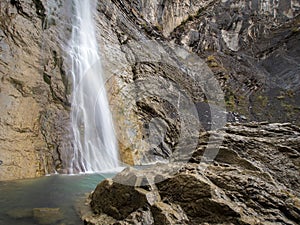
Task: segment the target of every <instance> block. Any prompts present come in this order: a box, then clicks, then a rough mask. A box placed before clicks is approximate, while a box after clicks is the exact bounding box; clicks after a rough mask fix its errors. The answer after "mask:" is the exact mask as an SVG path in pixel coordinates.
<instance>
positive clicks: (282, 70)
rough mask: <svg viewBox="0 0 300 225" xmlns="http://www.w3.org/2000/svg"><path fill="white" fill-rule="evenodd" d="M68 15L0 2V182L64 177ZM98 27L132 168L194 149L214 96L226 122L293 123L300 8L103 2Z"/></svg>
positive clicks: (289, 3)
mask: <svg viewBox="0 0 300 225" xmlns="http://www.w3.org/2000/svg"><path fill="white" fill-rule="evenodd" d="M70 5H71V2H70V1H69V0H68V1H60V0H51V1H46V0H40V1H39V0H23V1H19V0H11V1H9V0H5V1H2V2H1V3H0V6H1V7H0V17H1V20H0V37H1V38H0V54H1V57H0V64H1V67H0V74H1V81H0V98H1V101H0V104H1V109H0V112H1V120H0V139H1V146H0V148H1V150H0V160H1V165H0V169H1V170H0V179H1V180H5V179H16V178H24V177H34V176H39V175H42V174H45V173H51V172H54V171H55V170H56V171H58V172H62V173H63V172H66V169H67V168H68V164H67V162H68V159H69V157H71V156H72V144H71V142H70V141H69V140H70V136H72V134H71V133H70V130H69V121H70V119H69V111H70V95H71V90H70V86H71V85H70V79H69V78H70V73H69V62H68V58H67V55H66V54H65V51H64V50H65V48H66V46H67V41H68V40H69V37H68V36H69V35H70V31H71V26H70V14H71V13H72V12H71V10H72V9H71V7H70ZM95 19H96V21H97V37H98V39H99V45H100V49H101V54H102V61H103V66H104V69H105V76H106V77H105V80H106V82H107V89H108V90H109V91H108V92H109V95H110V103H111V108H112V111H113V113H114V117H115V123H116V124H115V126H116V130H117V132H118V140H119V146H120V154H121V158H122V159H123V161H124V162H126V163H127V164H139V163H140V162H142V161H143V162H145V161H146V162H151V161H153V160H157V159H159V160H163V159H167V158H170V157H172V154H173V152H174V150H175V149H176V147H178V146H185V145H189V144H190V143H191V141H190V140H189V141H187V142H182V139H181V138H180V137H181V135H182V134H183V135H185V137H187V136H190V137H192V138H193V137H197V135H198V131H199V130H204V129H210V128H211V127H212V128H214V127H215V128H218V126H217V125H216V124H215V123H212V119H214V118H218V119H217V120H216V121H219V122H220V120H221V123H220V124H222V118H223V117H224V115H223V114H224V113H223V111H224V109H223V108H224V107H223V105H224V102H223V101H221V100H220V99H221V98H220V94H221V93H218V91H215V93H214V95H213V94H208V92H209V90H210V89H212V90H222V91H223V93H225V105H226V107H227V109H228V110H229V111H230V112H231V113H229V114H228V118H229V120H233V121H236V120H238V121H246V120H248V121H251V120H269V121H271V122H272V121H276V122H277V121H281V122H284V121H290V122H293V123H298V121H299V115H300V114H299V107H300V103H299V95H300V91H299V86H300V85H299V81H300V79H299V2H298V1H294V0H286V1H283V0H279V1H258V0H257V1H256V0H253V1H239V0H236V1H233V0H232V1H231V0H228V1H196V0H195V1H194V0H192V1H190V0H189V1H179V0H176V1H156V0H153V1H152V0H140V1H139V0H134V1H127V0H123V1H121V0H105V1H99V4H98V14H97V15H96V16H95ZM183 49H186V51H187V52H184V51H183ZM188 52H189V53H188ZM191 53H195V57H196V56H197V57H199V58H197V61H196V62H195V57H192V58H188V57H186V58H185V56H189V57H190V54H191ZM193 60H194V61H193ZM196 64H198V65H199V66H198V69H197V68H196V69H195V65H196ZM191 68H192V69H191ZM195 70H196V71H197V72H198V74H196V75H195V74H194V75H191V74H192V73H191V71H195ZM200 70H201V73H200ZM212 74H213V75H214V76H213V77H214V79H211V75H212ZM216 79H217V80H218V82H215V81H216ZM208 80H210V81H211V82H210V84H211V86H209V85H206V84H207V83H209V82H206V81H208ZM161 85H162V86H161ZM206 86H209V87H208V88H207V87H206ZM166 87H168V89H164V88H166ZM157 89H158V90H159V92H157V91H156V92H155V90H157ZM163 90H168V91H165V92H164V91H163ZM216 92H217V93H216ZM217 96H219V97H217ZM180 99H184V100H180ZM216 99H217V101H216ZM212 100H214V101H212ZM185 103H188V104H185ZM212 105H213V106H215V107H216V108H217V109H216V110H215V111H216V112H217V113H215V115H213V113H212V111H213V110H212V109H211V106H212ZM178 109H187V111H184V110H183V111H180V110H178ZM195 110H196V112H198V113H199V115H198V116H199V120H198V118H195ZM184 115H189V116H188V117H186V116H184ZM196 116H197V115H196ZM153 118H155V120H153ZM183 121H185V123H183ZM194 121H196V123H195V122H194ZM199 121H200V124H198V122H199ZM193 124H196V125H195V126H194V125H193ZM220 124H219V125H220ZM191 128H192V129H191ZM149 130H150V131H151V132H149ZM164 134H165V135H164ZM157 139H159V141H157ZM184 139H185V140H187V139H186V138H184ZM194 147H195V146H191V149H192V148H194Z"/></svg>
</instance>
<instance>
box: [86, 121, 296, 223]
mask: <svg viewBox="0 0 300 225" xmlns="http://www.w3.org/2000/svg"><path fill="white" fill-rule="evenodd" d="M209 135H212V136H213V137H214V138H220V137H221V136H223V138H224V141H223V143H222V145H221V147H220V149H219V154H218V155H217V157H216V158H215V161H214V162H211V163H210V162H208V161H207V160H205V157H203V155H204V147H205V146H206V145H207V137H208V136H209ZM299 137H300V129H299V127H297V126H294V125H291V124H269V123H248V124H244V125H242V124H228V125H227V126H226V127H225V128H224V129H222V130H219V131H213V132H212V131H210V132H206V133H204V134H203V135H202V136H201V138H200V146H199V147H198V149H197V150H195V152H194V154H193V157H192V159H191V160H190V162H189V163H175V162H174V163H169V164H157V165H155V166H154V167H152V168H151V169H149V168H145V169H144V170H143V169H141V170H135V169H129V168H128V169H125V170H124V171H122V172H121V173H119V174H117V176H116V177H115V178H113V179H108V180H105V181H103V182H102V183H100V184H99V185H98V187H97V188H96V190H95V191H94V192H93V194H92V195H91V196H90V199H89V201H90V206H91V208H90V210H88V211H87V212H85V213H84V215H83V216H82V218H83V219H84V220H86V221H90V222H89V223H88V224H114V223H115V224H189V225H191V224H192V225H196V224H197V225H198V224H294V225H295V224H299V222H300V198H299V197H300V192H299V184H300V182H299V172H300V167H299V159H300V158H299V144H300V139H299ZM211 141H212V142H213V141H214V139H211ZM206 154H207V153H206ZM154 168H155V169H154ZM168 169H169V170H168ZM92 218H93V219H94V220H93V222H91V221H92ZM95 218H98V219H95ZM100 218H101V219H100ZM103 218H110V221H112V220H113V221H114V222H112V223H108V222H107V223H106V222H105V221H108V220H106V219H103ZM143 221H144V222H143ZM145 221H148V222H147V223H146V222H145Z"/></svg>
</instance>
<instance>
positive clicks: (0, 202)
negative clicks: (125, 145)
mask: <svg viewBox="0 0 300 225" xmlns="http://www.w3.org/2000/svg"><path fill="white" fill-rule="evenodd" d="M112 176H113V174H101V175H100V174H85V175H74V176H67V175H53V176H47V177H42V178H38V179H26V180H19V181H9V182H0V225H36V224H39V223H38V222H37V220H36V219H34V218H33V216H32V209H33V208H60V209H61V211H62V214H63V219H62V220H61V221H60V222H59V223H56V224H59V225H63V224H64V225H71V224H72V225H77V224H78V225H82V224H83V222H82V221H81V220H80V218H79V216H78V214H77V213H76V209H75V204H76V203H78V200H79V199H82V198H83V197H84V196H85V194H86V193H89V192H91V191H92V190H94V189H95V187H96V186H97V184H98V183H99V182H100V181H102V180H104V179H105V178H107V177H112Z"/></svg>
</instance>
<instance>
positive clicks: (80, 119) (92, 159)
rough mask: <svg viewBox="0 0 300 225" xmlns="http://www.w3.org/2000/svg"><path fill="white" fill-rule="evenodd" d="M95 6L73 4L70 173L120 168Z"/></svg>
mask: <svg viewBox="0 0 300 225" xmlns="http://www.w3.org/2000/svg"><path fill="white" fill-rule="evenodd" d="M96 6H97V1H96V0H73V7H74V13H75V15H74V21H73V30H72V37H71V40H70V42H69V48H70V49H69V55H70V57H71V62H72V72H71V74H72V76H73V97H72V113H71V119H72V129H73V134H74V156H73V157H72V162H71V166H70V167H71V168H70V172H71V173H76V172H99V171H103V170H111V169H114V168H116V167H118V164H119V163H118V162H119V161H118V147H117V141H116V137H115V133H114V127H113V121H112V115H111V112H110V109H109V104H108V100H107V96H106V90H105V84H104V81H103V77H102V74H103V72H102V67H101V59H100V56H99V54H98V46H97V40H96V33H95V22H94V20H93V15H94V13H95V9H96Z"/></svg>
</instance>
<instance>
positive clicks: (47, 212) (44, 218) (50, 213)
mask: <svg viewBox="0 0 300 225" xmlns="http://www.w3.org/2000/svg"><path fill="white" fill-rule="evenodd" d="M33 218H34V220H35V221H36V222H37V223H38V224H40V225H47V224H57V223H58V222H59V221H61V220H62V219H63V213H62V211H61V209H59V208H34V209H33Z"/></svg>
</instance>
